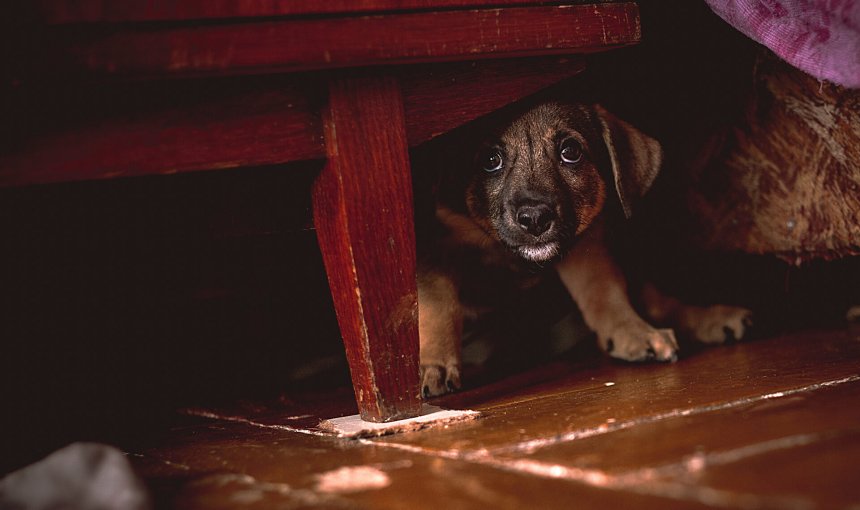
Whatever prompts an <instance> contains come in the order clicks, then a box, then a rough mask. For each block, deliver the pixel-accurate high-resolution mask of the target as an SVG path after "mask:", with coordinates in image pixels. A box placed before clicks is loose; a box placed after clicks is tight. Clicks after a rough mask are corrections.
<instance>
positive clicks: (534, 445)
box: [130, 327, 860, 510]
mask: <svg viewBox="0 0 860 510" xmlns="http://www.w3.org/2000/svg"><path fill="white" fill-rule="evenodd" d="M350 398H351V395H350V392H349V389H348V388H346V389H344V390H343V391H339V392H333V393H325V394H316V395H308V394H305V395H301V396H289V397H287V396H285V397H283V398H281V399H280V400H279V401H277V402H268V403H248V402H242V403H237V404H236V405H235V406H232V407H229V406H228V407H225V408H220V409H216V408H207V409H186V410H183V411H182V412H181V415H180V416H179V417H178V418H177V422H178V423H179V424H178V425H177V426H176V427H174V428H173V429H171V430H169V431H168V432H167V433H166V434H165V435H164V436H163V439H162V440H160V442H159V443H158V444H155V445H150V446H148V447H144V448H140V449H139V450H137V451H133V452H130V458H131V459H132V460H133V462H134V464H135V466H136V467H137V468H138V469H139V470H140V472H141V473H142V474H143V475H144V477H145V479H146V480H147V482H148V483H149V485H150V486H151V488H152V489H153V491H154V494H155V497H156V503H157V504H158V505H159V506H160V507H161V506H164V507H167V506H175V507H177V508H190V509H194V508H230V509H233V508H236V509H238V508H409V509H413V508H414V509H420V508H428V509H431V508H432V509H434V510H435V509H440V508H442V509H446V510H447V509H452V508H482V509H483V508H493V509H496V508H500V509H504V508H511V509H514V508H565V509H567V508H601V509H603V508H634V507H635V508H660V509H663V508H699V507H712V508H790V509H794V508H798V509H805V508H860V328H857V327H854V328H853V329H834V330H830V331H815V332H805V333H797V334H791V335H787V336H783V337H779V338H770V339H763V340H758V341H753V342H749V343H742V344H737V345H729V346H724V347H719V348H712V349H706V350H702V351H699V352H696V353H694V354H692V355H688V356H686V357H685V358H682V359H681V360H680V361H679V362H677V363H675V364H671V365H627V364H619V363H614V362H612V361H609V360H607V359H605V358H603V357H601V356H600V355H599V354H597V353H594V352H593V351H590V350H586V352H585V354H582V353H580V354H578V355H577V356H576V357H573V358H571V359H563V360H558V361H556V362H553V363H552V364H550V365H545V366H541V367H539V368H533V369H532V370H530V371H527V372H521V373H519V374H513V375H509V376H507V377H505V378H503V379H500V380H497V381H495V382H490V383H488V384H483V385H481V386H479V387H472V388H471V389H468V388H467V389H466V390H465V391H464V392H461V393H459V394H456V395H451V396H448V397H445V398H440V399H437V400H436V401H435V402H434V403H436V404H438V405H441V406H443V407H448V408H457V409H474V410H478V411H480V412H481V413H482V417H481V418H480V419H478V420H475V421H472V422H464V423H459V424H455V425H450V426H448V427H442V428H435V429H426V430H422V431H418V432H412V433H407V434H401V435H392V436H386V437H379V438H372V439H339V438H336V437H333V436H331V435H327V434H326V433H323V432H322V431H320V430H319V429H318V428H317V427H316V426H317V424H318V422H319V420H320V419H321V418H331V417H334V416H339V415H343V414H349V413H351V412H354V404H352V403H351V402H350Z"/></svg>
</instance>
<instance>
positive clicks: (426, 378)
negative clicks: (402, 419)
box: [421, 363, 460, 398]
mask: <svg viewBox="0 0 860 510" xmlns="http://www.w3.org/2000/svg"><path fill="white" fill-rule="evenodd" d="M459 389H460V367H459V366H457V365H456V364H455V363H450V364H447V365H434V364H426V365H425V364H422V365H421V394H422V395H423V396H424V398H430V397H437V396H439V395H444V394H445V393H448V392H449V391H456V390H459Z"/></svg>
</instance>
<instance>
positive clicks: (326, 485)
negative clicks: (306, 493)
mask: <svg viewBox="0 0 860 510" xmlns="http://www.w3.org/2000/svg"><path fill="white" fill-rule="evenodd" d="M316 478H317V485H316V490H317V491H318V492H323V493H350V492H360V491H367V490H374V489H383V488H385V487H388V486H389V485H391V479H390V478H389V477H388V475H387V474H385V472H384V471H382V470H380V469H377V468H375V467H372V466H346V467H342V468H340V469H335V470H333V471H327V472H325V473H322V474H319V475H317V476H316Z"/></svg>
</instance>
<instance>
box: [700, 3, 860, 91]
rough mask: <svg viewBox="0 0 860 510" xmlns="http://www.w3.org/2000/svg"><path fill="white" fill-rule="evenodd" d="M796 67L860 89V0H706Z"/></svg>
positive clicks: (734, 23)
mask: <svg viewBox="0 0 860 510" xmlns="http://www.w3.org/2000/svg"><path fill="white" fill-rule="evenodd" d="M705 1H706V2H707V3H708V5H709V6H710V7H711V9H712V10H713V11H714V12H715V13H717V15H719V16H720V17H721V18H723V19H724V20H726V21H727V22H728V23H729V24H730V25H732V26H734V27H735V28H737V29H738V30H740V31H741V32H743V33H744V34H746V35H747V36H749V37H751V38H752V39H754V40H756V41H758V42H760V43H762V44H764V45H765V46H767V47H768V48H770V49H771V50H772V51H773V52H774V53H776V54H777V55H779V56H780V57H781V58H783V59H784V60H785V61H787V62H788V63H790V64H791V65H793V66H795V67H797V68H799V69H801V70H803V71H805V72H807V73H809V74H811V75H812V76H815V77H816V78H818V79H820V80H827V81H831V82H833V83H838V84H839V85H842V86H845V87H849V88H860V0H705Z"/></svg>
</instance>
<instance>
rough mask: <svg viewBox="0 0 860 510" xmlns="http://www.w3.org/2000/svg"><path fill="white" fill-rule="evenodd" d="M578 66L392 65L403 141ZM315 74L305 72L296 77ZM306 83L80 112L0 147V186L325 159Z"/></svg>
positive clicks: (447, 126) (442, 128) (536, 62)
mask: <svg viewBox="0 0 860 510" xmlns="http://www.w3.org/2000/svg"><path fill="white" fill-rule="evenodd" d="M582 67H583V65H582V60H579V59H574V60H567V61H561V62H560V61H559V59H558V58H556V57H551V58H541V59H528V60H513V61H481V62H475V63H452V64H446V65H438V64H435V65H427V66H418V67H410V68H405V69H403V70H401V71H398V73H399V76H401V82H402V84H403V85H402V89H403V93H404V101H405V108H406V132H407V137H408V140H409V144H410V146H415V145H418V144H419V143H421V142H424V141H427V140H429V139H430V138H432V137H434V136H436V135H438V134H440V133H444V132H446V131H449V130H451V129H453V128H455V127H457V126H460V125H461V124H463V123H465V122H468V121H470V120H473V119H474V118H477V117H479V116H481V115H485V114H487V113H489V112H491V111H493V110H495V109H497V108H500V107H502V106H504V105H506V104H508V103H511V102H513V101H515V100H517V99H520V98H522V97H524V96H526V95H529V94H532V93H535V92H537V91H538V90H540V89H542V88H544V87H546V86H549V85H552V84H554V83H556V82H557V81H559V80H561V79H563V78H566V77H569V76H573V75H574V74H576V73H578V72H580V71H581V70H582ZM314 79H315V78H314V77H312V76H301V77H300V78H297V79H296V80H295V81H296V82H306V83H313V80H314ZM488 83H491V84H492V86H491V87H488V86H487V84H488ZM183 85H184V84H183ZM168 86H169V84H168ZM209 87H210V88H212V87H214V86H213V85H210V86H209ZM320 87H321V86H317V87H316V88H320ZM311 88H313V87H311V86H308V87H302V88H299V87H296V86H290V85H289V84H287V83H284V81H283V80H280V79H276V80H270V81H265V82H264V83H261V84H260V85H259V86H255V87H251V88H250V89H249V90H243V91H240V93H235V94H229V93H221V94H213V97H211V98H204V99H202V100H200V101H197V102H192V101H189V100H188V96H187V94H183V95H179V96H177V97H172V96H171V97H170V99H169V100H167V101H162V102H158V101H152V100H150V101H148V103H149V106H148V107H147V108H145V109H144V107H143V106H141V105H138V104H135V105H134V106H133V107H132V108H130V109H128V110H127V111H124V112H113V111H111V112H108V114H107V118H103V119H101V120H97V119H91V118H90V117H85V118H81V119H78V120H77V121H76V122H74V123H72V124H71V125H70V126H67V127H66V128H65V129H64V130H62V131H60V132H59V133H52V134H47V135H42V136H41V137H38V138H35V139H31V140H30V141H29V142H28V143H27V144H26V145H25V146H22V147H18V148H17V149H16V151H15V152H14V153H11V154H5V155H2V154H0V186H10V185H23V184H35V183H48V182H60V181H73V180H92V179H105V178H111V177H121V176H137V175H147V174H163V173H176V172H188V171H198V170H209V169H222V168H236V167H241V166H253V165H272V164H281V163H287V162H290V161H296V160H304V159H321V158H323V157H325V149H324V144H323V133H322V131H323V130H322V123H321V122H320V120H319V119H318V113H317V107H316V106H315V105H316V104H317V103H318V101H319V100H318V99H316V98H315V97H314V93H313V92H312V91H310V90H309V89H311ZM228 92H229V90H228ZM168 95H170V94H168ZM153 103H154V104H153ZM80 106H81V108H80V109H81V111H83V112H84V114H85V115H88V116H92V117H98V116H99V115H105V113H104V112H100V111H99V110H98V104H96V103H95V100H94V103H93V104H91V105H90V104H84V105H80Z"/></svg>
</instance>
